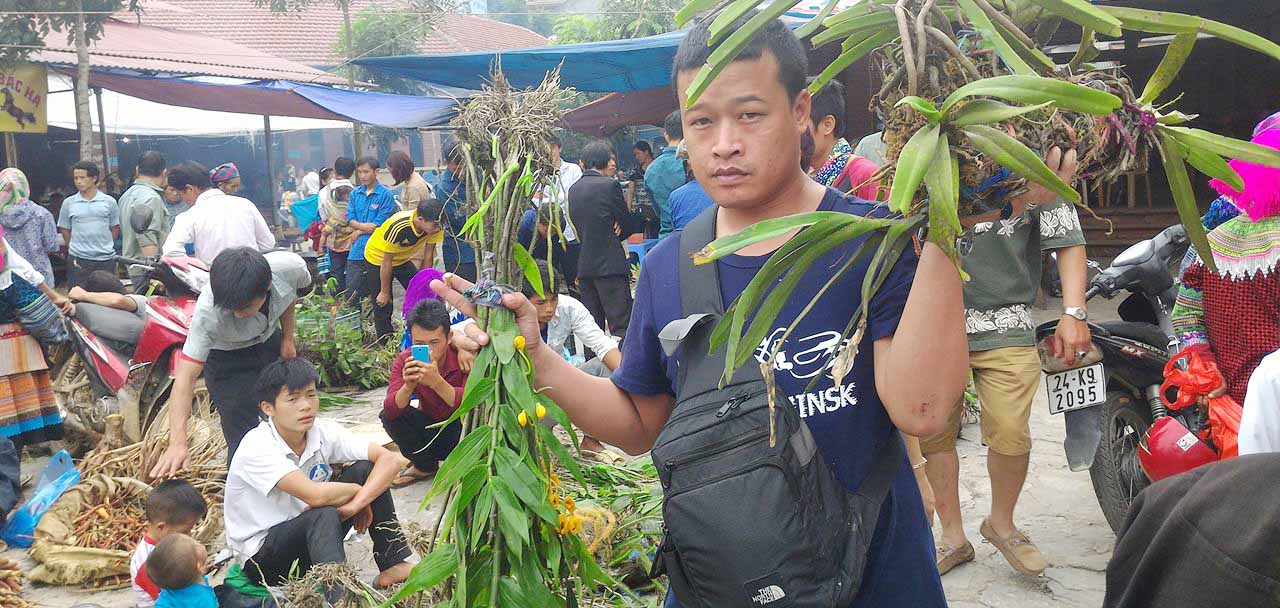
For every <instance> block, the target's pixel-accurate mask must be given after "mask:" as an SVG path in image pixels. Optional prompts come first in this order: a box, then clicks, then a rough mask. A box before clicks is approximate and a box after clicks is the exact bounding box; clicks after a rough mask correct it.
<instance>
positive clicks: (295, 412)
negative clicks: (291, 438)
mask: <svg viewBox="0 0 1280 608" xmlns="http://www.w3.org/2000/svg"><path fill="white" fill-rule="evenodd" d="M262 411H263V412H265V413H266V414H267V415H268V416H270V417H271V421H272V422H274V423H275V425H276V428H278V429H280V430H283V431H291V432H294V433H305V432H307V431H309V430H311V427H312V426H315V423H316V412H318V411H320V391H318V390H316V385H315V384H308V385H307V386H304V387H302V388H301V389H298V390H296V391H295V390H292V389H290V388H289V387H287V386H286V387H283V388H281V389H280V394H278V395H276V400H275V402H274V403H265V402H264V403H263V404H262Z"/></svg>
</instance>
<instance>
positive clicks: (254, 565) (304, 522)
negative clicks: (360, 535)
mask: <svg viewBox="0 0 1280 608" xmlns="http://www.w3.org/2000/svg"><path fill="white" fill-rule="evenodd" d="M372 472H373V463H372V462H369V461H368V460H361V461H358V462H355V463H352V464H351V465H350V466H348V467H347V468H346V469H345V470H343V471H342V473H341V474H339V475H338V476H337V477H335V478H333V479H331V480H330V481H341V482H347V483H358V484H363V483H364V482H365V480H367V479H368V478H369V474H370V473H372ZM369 510H370V511H372V512H373V523H372V524H371V525H370V526H369V537H370V538H372V539H373V561H374V562H375V563H376V564H377V565H378V570H379V571H383V570H386V569H387V568H390V567H392V566H394V565H396V564H398V563H400V562H403V561H405V560H406V559H409V554H410V553H409V543H408V542H406V541H405V538H404V531H402V530H401V529H400V522H399V521H397V520H396V505H395V503H394V502H393V501H392V500H391V491H390V490H387V491H386V492H383V493H382V494H381V495H379V496H378V497H377V498H375V499H374V500H373V503H371V504H370V505H369ZM353 522H354V518H353V519H348V520H347V521H341V518H340V517H339V515H338V508H337V507H320V508H319V509H308V510H306V511H303V513H302V515H299V516H297V517H295V518H294V519H291V520H289V521H286V522H284V523H281V524H277V525H276V526H275V527H273V528H271V529H270V530H269V531H267V538H266V540H264V541H263V543H262V548H260V549H258V553H257V554H256V555H254V556H253V557H252V558H250V559H249V560H248V561H246V562H245V565H244V571H245V574H247V575H248V576H249V578H250V579H253V580H254V581H255V582H257V583H265V584H267V585H280V584H282V583H284V581H285V579H287V578H288V577H289V572H290V570H292V569H293V567H294V564H295V563H297V568H298V570H297V576H302V575H304V574H306V573H307V570H310V569H311V567H312V566H314V565H316V564H341V563H346V561H347V552H346V548H345V547H343V545H342V539H343V538H344V537H345V536H346V535H347V531H348V530H350V529H351V526H352V524H353Z"/></svg>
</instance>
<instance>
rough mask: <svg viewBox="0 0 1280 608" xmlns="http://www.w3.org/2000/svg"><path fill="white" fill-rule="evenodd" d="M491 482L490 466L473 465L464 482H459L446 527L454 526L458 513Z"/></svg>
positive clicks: (463, 478)
mask: <svg viewBox="0 0 1280 608" xmlns="http://www.w3.org/2000/svg"><path fill="white" fill-rule="evenodd" d="M488 483H489V467H488V466H487V465H485V464H483V463H480V464H477V465H476V466H474V467H471V470H470V471H467V473H466V474H465V475H463V476H462V482H461V483H459V484H458V496H457V498H455V499H454V500H453V502H452V503H451V504H450V508H449V516H448V517H447V518H446V519H445V522H444V529H450V528H452V527H453V524H454V522H455V521H456V520H457V518H458V515H459V514H460V513H462V512H463V511H465V510H466V508H467V507H468V506H470V505H471V501H473V500H475V499H476V496H477V495H479V494H480V490H481V489H483V488H484V487H485V486H486V485H488ZM426 508H427V504H423V505H422V509H424V510H425V509H426Z"/></svg>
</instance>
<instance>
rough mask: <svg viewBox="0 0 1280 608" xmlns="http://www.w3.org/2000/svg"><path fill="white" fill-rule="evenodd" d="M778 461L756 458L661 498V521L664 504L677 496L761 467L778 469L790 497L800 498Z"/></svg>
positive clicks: (789, 475)
mask: <svg viewBox="0 0 1280 608" xmlns="http://www.w3.org/2000/svg"><path fill="white" fill-rule="evenodd" d="M778 460H779V458H778V457H777V456H764V457H762V458H757V459H755V460H752V461H751V462H748V463H747V464H745V465H742V466H740V467H738V468H736V469H733V470H732V471H729V472H728V473H723V474H720V475H716V476H715V477H712V478H710V479H704V480H702V481H699V482H698V483H696V484H694V485H691V486H689V487H687V488H682V489H681V490H680V491H679V492H674V493H671V494H667V495H666V496H665V497H663V501H662V502H663V519H664V520H665V519H666V503H668V502H670V501H671V500H672V499H674V498H675V497H677V496H679V495H681V494H686V493H688V492H692V491H694V490H697V489H699V488H704V487H706V486H709V485H711V484H713V483H719V482H721V481H724V480H726V479H729V478H730V477H736V476H738V475H741V474H743V473H746V472H747V471H753V470H755V469H759V468H761V467H765V466H769V467H773V468H775V469H778V470H779V471H781V472H782V476H783V477H785V478H786V479H787V487H788V488H789V489H790V490H791V494H792V495H794V496H796V497H797V498H799V497H800V492H799V490H798V489H797V488H796V481H795V479H794V478H793V476H792V474H791V473H790V472H788V471H787V468H786V467H785V466H783V465H782V464H781V463H780V462H778Z"/></svg>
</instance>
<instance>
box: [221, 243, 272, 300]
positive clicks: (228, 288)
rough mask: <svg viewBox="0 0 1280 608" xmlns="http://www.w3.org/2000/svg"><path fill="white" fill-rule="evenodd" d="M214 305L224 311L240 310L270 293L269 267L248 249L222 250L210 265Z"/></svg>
mask: <svg viewBox="0 0 1280 608" xmlns="http://www.w3.org/2000/svg"><path fill="white" fill-rule="evenodd" d="M209 289H211V290H213V303H214V305H215V306H217V307H219V308H223V309H226V310H243V309H244V308H245V307H247V306H249V305H250V304H252V303H253V300H254V299H255V298H260V297H263V296H266V295H268V294H270V293H271V265H270V264H268V263H267V258H266V256H264V255H262V254H261V253H259V252H258V250H256V249H253V248H250V247H232V248H231V249H224V250H223V251H222V253H219V254H218V257H216V258H213V263H212V264H210V265H209Z"/></svg>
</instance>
